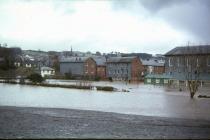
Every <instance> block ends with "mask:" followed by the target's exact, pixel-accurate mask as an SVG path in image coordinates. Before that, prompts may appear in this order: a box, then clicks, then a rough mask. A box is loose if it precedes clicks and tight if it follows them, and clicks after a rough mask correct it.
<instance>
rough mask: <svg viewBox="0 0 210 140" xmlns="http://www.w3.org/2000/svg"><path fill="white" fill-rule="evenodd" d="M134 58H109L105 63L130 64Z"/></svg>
mask: <svg viewBox="0 0 210 140" xmlns="http://www.w3.org/2000/svg"><path fill="white" fill-rule="evenodd" d="M134 58H136V57H110V58H108V60H107V63H130V62H131V61H132V60H133V59H134Z"/></svg>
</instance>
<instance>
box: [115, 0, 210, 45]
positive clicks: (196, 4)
mask: <svg viewBox="0 0 210 140" xmlns="http://www.w3.org/2000/svg"><path fill="white" fill-rule="evenodd" d="M133 4H134V5H138V6H139V9H141V10H142V7H144V10H147V11H148V12H149V13H150V14H149V17H150V18H153V17H155V18H161V19H163V20H164V21H166V22H167V23H168V24H170V25H171V26H172V27H173V28H176V29H178V30H182V31H185V32H188V33H189V34H192V35H193V36H196V37H197V38H198V40H200V41H203V43H204V42H209V43H210V28H209V25H210V14H209V13H210V0H135V1H129V0H124V1H114V7H115V8H116V9H125V10H128V11H133V12H136V14H135V15H137V14H141V10H139V11H138V10H133V9H132V8H133V7H132V6H131V5H133ZM136 7H137V6H135V8H136ZM194 41H195V40H194ZM197 43H198V42H197Z"/></svg>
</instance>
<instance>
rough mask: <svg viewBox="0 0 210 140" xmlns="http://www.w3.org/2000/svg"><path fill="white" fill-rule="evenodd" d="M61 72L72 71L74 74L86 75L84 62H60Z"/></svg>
mask: <svg viewBox="0 0 210 140" xmlns="http://www.w3.org/2000/svg"><path fill="white" fill-rule="evenodd" d="M60 73H61V74H63V75H64V74H65V73H71V74H72V75H74V76H77V75H78V76H83V75H84V63H76V62H74V63H72V62H60Z"/></svg>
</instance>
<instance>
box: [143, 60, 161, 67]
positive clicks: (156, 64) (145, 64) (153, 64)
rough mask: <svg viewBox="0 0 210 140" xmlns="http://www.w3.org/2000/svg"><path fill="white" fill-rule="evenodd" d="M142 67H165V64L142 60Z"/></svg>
mask: <svg viewBox="0 0 210 140" xmlns="http://www.w3.org/2000/svg"><path fill="white" fill-rule="evenodd" d="M141 62H142V65H144V66H159V67H161V66H164V63H159V62H158V61H155V60H153V59H149V60H141Z"/></svg>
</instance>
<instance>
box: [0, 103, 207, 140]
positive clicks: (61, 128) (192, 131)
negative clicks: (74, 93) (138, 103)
mask: <svg viewBox="0 0 210 140" xmlns="http://www.w3.org/2000/svg"><path fill="white" fill-rule="evenodd" d="M0 130H1V131H0V138H161V139H162V138H164V139H165V138H166V139H169V138H183V139H188V138H190V139H208V138H210V133H209V132H210V121H205V120H193V119H177V118H166V117H146V116H140V115H125V114H118V113H106V112H98V111H84V110H73V109H55V108H29V107H28V108H26V107H9V106H1V107H0Z"/></svg>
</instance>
